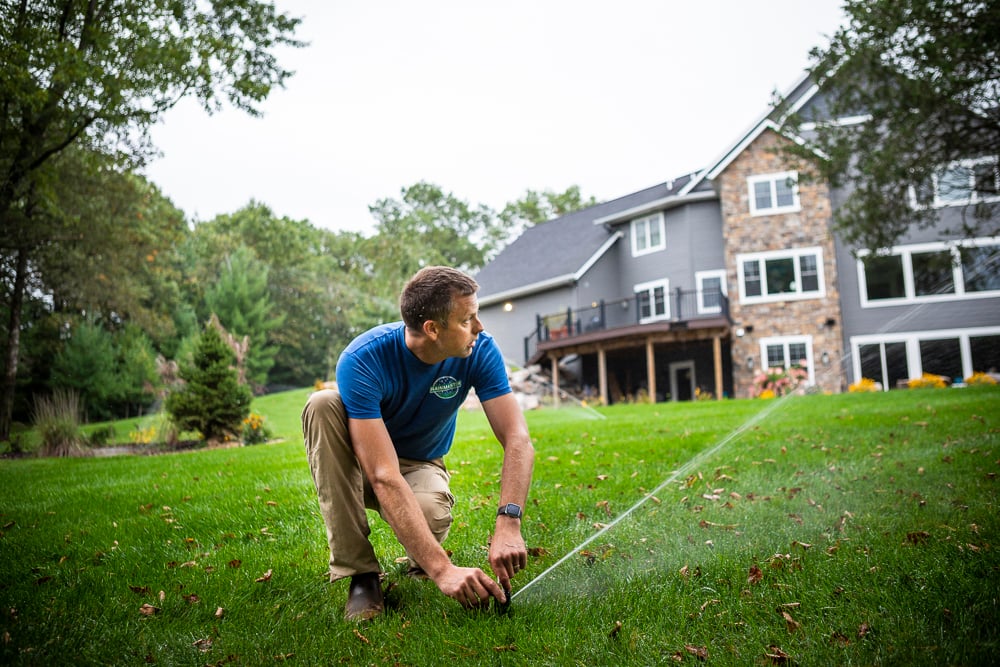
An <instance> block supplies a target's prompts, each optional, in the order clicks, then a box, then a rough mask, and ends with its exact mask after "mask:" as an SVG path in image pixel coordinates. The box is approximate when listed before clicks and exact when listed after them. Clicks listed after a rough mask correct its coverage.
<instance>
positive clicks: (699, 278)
mask: <svg viewBox="0 0 1000 667" xmlns="http://www.w3.org/2000/svg"><path fill="white" fill-rule="evenodd" d="M708 278H718V279H719V287H720V288H721V290H722V296H729V293H728V290H727V288H726V270H725V269H712V270H711V271H695V272H694V284H695V285H696V286H697V288H696V289H697V290H698V295H697V303H698V314H699V315H703V314H709V313H721V312H722V306H721V305H720V306H717V307H714V308H709V307H707V306H705V303H704V295H705V285H704V284H703V283H704V282H705V280H706V279H708Z"/></svg>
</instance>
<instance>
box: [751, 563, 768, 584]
mask: <svg viewBox="0 0 1000 667" xmlns="http://www.w3.org/2000/svg"><path fill="white" fill-rule="evenodd" d="M763 579H764V572H763V571H762V570H761V569H760V568H759V567H757V566H756V565H752V566H751V567H750V573H749V574H748V575H747V582H748V583H751V584H759V583H760V582H761V581H762V580H763Z"/></svg>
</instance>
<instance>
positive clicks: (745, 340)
mask: <svg viewBox="0 0 1000 667" xmlns="http://www.w3.org/2000/svg"><path fill="white" fill-rule="evenodd" d="M786 141H787V139H785V138H783V137H781V136H780V135H778V134H777V133H775V132H773V131H772V130H765V131H764V132H763V133H761V135H760V136H758V137H757V138H756V139H755V140H754V141H753V142H752V143H751V144H750V145H748V146H747V148H746V149H745V150H744V151H743V152H741V153H740V154H739V156H738V157H736V158H735V159H734V160H733V161H732V163H731V164H729V165H728V166H727V167H726V169H725V170H724V171H723V172H722V173H721V174H719V176H718V178H717V179H716V184H717V187H718V188H719V195H720V204H721V208H722V229H723V238H724V240H725V244H726V248H725V254H726V267H727V282H728V284H729V300H730V314H731V316H732V320H733V328H734V331H735V335H734V337H733V339H732V340H733V343H732V354H733V388H734V392H735V395H736V396H737V397H747V396H750V395H751V393H752V386H753V378H754V376H755V375H756V374H757V373H759V372H760V371H761V369H762V368H763V366H764V365H765V364H766V359H765V360H762V359H761V349H760V340H761V339H762V338H769V337H781V336H804V337H809V338H810V339H811V344H812V357H813V369H814V379H815V384H816V387H817V388H818V389H820V390H822V391H829V392H839V391H842V390H844V389H845V377H846V375H845V373H844V369H843V367H842V364H843V362H844V360H843V335H842V328H841V313H840V306H839V303H840V294H839V291H838V289H837V265H836V257H835V252H834V242H833V232H832V221H833V219H832V215H833V214H832V206H831V202H830V194H829V188H828V186H827V184H826V183H820V182H801V181H803V179H802V178H801V177H800V179H799V180H800V183H799V201H800V204H801V208H800V210H798V211H795V212H791V213H781V214H774V215H757V216H753V215H751V212H750V199H749V198H750V191H749V186H748V183H747V178H748V177H750V176H761V175H765V174H773V173H779V172H785V171H799V172H800V173H803V172H804V170H803V169H800V168H799V167H800V166H801V165H800V164H798V163H797V162H796V160H795V159H794V158H793V157H792V156H790V155H788V154H785V153H783V152H782V150H781V145H782V143H783V142H786ZM814 246H817V247H820V248H821V249H822V255H823V267H822V268H823V288H824V290H825V291H824V294H823V296H821V297H818V298H809V299H796V300H791V299H790V300H786V301H774V302H769V303H756V304H744V303H741V300H740V297H739V277H738V270H739V267H738V266H737V260H736V257H737V255H739V254H741V253H757V252H766V251H771V250H789V249H795V248H807V247H814ZM741 331H742V332H743V335H742V336H740V335H739V333H740V332H741ZM750 358H752V359H753V362H752V363H753V370H750V369H748V363H747V360H748V359H750ZM824 359H826V360H827V363H824V362H823V360H824Z"/></svg>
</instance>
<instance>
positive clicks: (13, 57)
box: [0, 0, 300, 439]
mask: <svg viewBox="0 0 1000 667" xmlns="http://www.w3.org/2000/svg"><path fill="white" fill-rule="evenodd" d="M298 23H299V20H298V19H293V18H289V17H287V16H285V15H284V14H278V13H277V12H276V11H275V9H274V7H273V5H272V4H271V3H269V2H264V1H263V0H211V2H203V1H201V0H172V1H170V2H162V1H161V0H128V1H126V0H102V1H100V2H99V1H98V0H90V1H89V2H84V1H83V0H33V1H32V2H24V1H22V2H16V3H15V2H5V3H3V4H2V5H0V62H2V63H3V67H2V68H0V226H2V229H3V233H2V234H0V239H2V242H0V246H2V249H3V252H4V256H3V258H2V259H3V264H4V266H5V268H8V270H9V271H10V278H9V280H8V279H7V278H6V277H5V279H4V285H5V287H6V286H7V285H9V291H8V292H7V293H5V296H6V297H7V298H8V299H9V301H8V303H7V304H5V305H6V306H7V308H6V310H7V313H8V316H9V321H8V324H7V327H8V336H7V349H6V364H5V366H6V368H5V375H4V382H3V387H2V392H0V393H2V394H3V396H4V399H3V402H2V404H0V439H6V438H7V437H8V436H9V429H10V419H11V405H12V401H13V391H14V387H15V384H16V378H17V361H18V353H19V345H20V338H19V334H20V330H21V325H22V323H21V314H22V306H23V300H24V296H25V293H26V290H27V289H28V284H29V283H30V278H29V276H28V273H29V271H30V269H31V267H32V265H33V263H34V262H35V259H34V254H35V253H36V252H37V250H38V249H39V248H41V247H46V246H49V245H50V244H52V243H60V242H61V243H63V244H66V243H67V242H71V241H72V240H73V239H72V237H58V236H54V235H53V233H52V231H51V229H50V228H49V226H48V225H46V224H41V225H40V224H39V217H40V216H39V214H38V212H39V210H40V205H41V204H42V203H44V201H45V200H44V198H43V197H41V193H40V190H42V189H43V188H42V186H43V184H44V181H45V180H46V178H51V174H52V173H54V170H49V172H48V175H46V173H45V169H46V167H47V165H48V164H49V163H50V162H51V161H52V160H53V158H54V157H56V156H58V155H59V154H60V153H62V152H63V151H64V150H65V149H66V148H67V147H69V146H72V145H77V146H79V147H81V148H84V149H88V152H94V153H100V154H103V155H106V156H109V157H111V158H113V160H112V162H114V163H116V164H121V165H136V164H141V163H142V161H143V160H144V159H145V158H147V157H149V156H150V155H151V154H152V153H153V151H154V148H153V146H152V145H151V142H150V141H149V128H150V127H151V126H152V125H154V124H155V123H156V122H157V121H158V120H159V119H160V117H161V116H162V114H163V113H164V112H165V111H166V110H167V109H169V108H170V107H172V106H173V105H175V104H176V103H177V102H178V101H179V100H180V99H182V98H183V97H194V98H196V99H198V100H199V101H200V102H201V103H202V104H203V105H204V107H205V108H206V110H208V111H210V112H211V111H214V110H216V109H219V108H221V105H222V104H223V102H224V101H228V102H229V103H230V104H232V105H233V106H235V107H236V108H238V109H242V110H245V111H247V112H248V113H251V114H256V113H258V109H257V104H258V103H259V102H260V101H262V100H264V99H265V98H266V97H267V96H268V94H269V93H270V92H271V90H272V89H273V87H274V86H281V85H283V83H284V81H285V80H286V79H287V77H288V76H290V74H291V73H290V72H288V71H286V70H284V69H282V68H281V67H280V66H279V65H278V63H277V60H276V58H275V56H274V54H273V50H274V49H275V48H276V47H279V46H300V43H299V42H296V41H295V40H294V39H293V38H292V35H293V33H294V30H295V28H296V26H297V25H298Z"/></svg>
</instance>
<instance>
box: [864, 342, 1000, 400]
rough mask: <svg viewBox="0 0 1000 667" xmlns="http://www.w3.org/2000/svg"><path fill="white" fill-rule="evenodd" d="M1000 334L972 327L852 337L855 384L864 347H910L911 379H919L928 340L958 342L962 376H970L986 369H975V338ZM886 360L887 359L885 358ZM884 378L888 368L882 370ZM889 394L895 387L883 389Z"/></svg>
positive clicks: (907, 359) (907, 348)
mask: <svg viewBox="0 0 1000 667" xmlns="http://www.w3.org/2000/svg"><path fill="white" fill-rule="evenodd" d="M997 335H1000V327H970V328H968V329H934V330H930V331H903V332H899V333H885V334H866V335H862V336H851V338H850V341H849V343H848V344H849V345H850V348H851V371H852V373H853V374H854V382H858V381H859V380H860V379H861V346H862V345H878V344H879V343H886V344H888V343H904V344H905V345H906V369H907V373H908V374H909V379H911V380H912V379H913V378H919V377H920V376H921V375H922V374H923V372H924V368H923V362H922V360H921V358H920V342H921V341H925V340H941V339H949V338H957V339H958V347H959V350H960V351H961V354H962V360H961V361H962V377H969V376H970V375H972V373H973V372H975V371H978V370H982V369H979V368H973V367H972V346H971V343H970V339H971V338H975V337H979V336H997ZM883 361H884V359H883ZM882 374H883V377H884V375H885V368H884V367H883V369H882ZM882 389H883V390H884V391H889V390H890V389H892V387H882Z"/></svg>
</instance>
